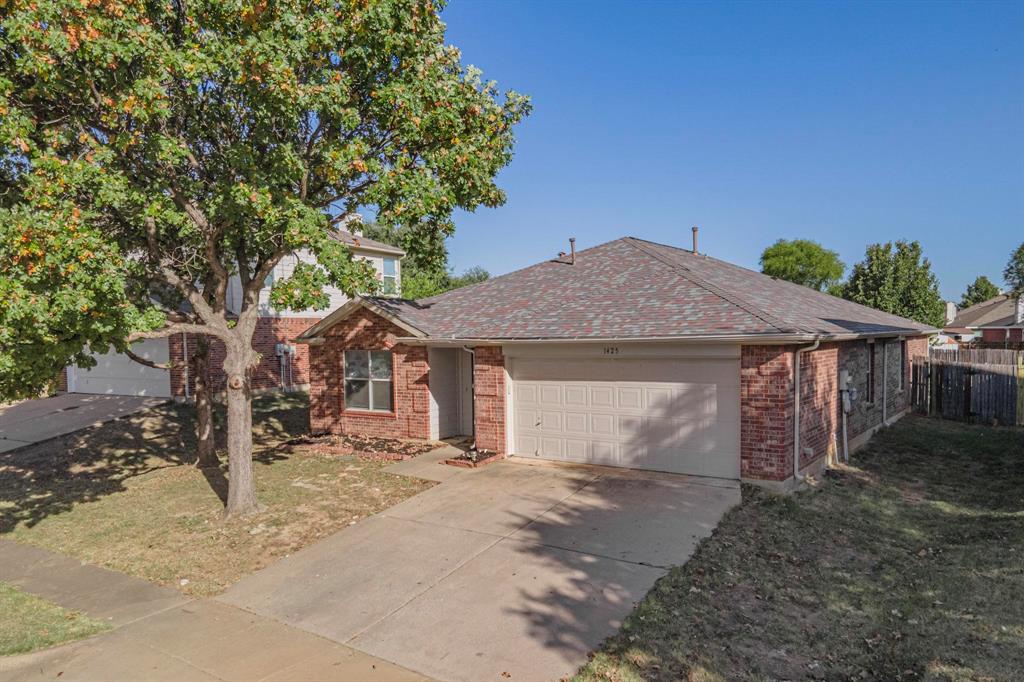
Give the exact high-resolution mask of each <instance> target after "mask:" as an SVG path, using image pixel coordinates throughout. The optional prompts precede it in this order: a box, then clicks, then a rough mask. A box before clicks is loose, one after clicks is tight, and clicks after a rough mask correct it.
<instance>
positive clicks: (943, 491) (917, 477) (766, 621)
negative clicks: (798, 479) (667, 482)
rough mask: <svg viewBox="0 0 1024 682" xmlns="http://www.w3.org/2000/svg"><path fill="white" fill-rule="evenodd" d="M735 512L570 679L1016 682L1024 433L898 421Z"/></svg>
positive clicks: (1022, 673) (1023, 573) (1021, 652)
mask: <svg viewBox="0 0 1024 682" xmlns="http://www.w3.org/2000/svg"><path fill="white" fill-rule="evenodd" d="M852 464H853V467H852V468H851V469H849V470H847V471H845V472H843V473H841V474H839V475H837V476H831V475H829V476H827V477H826V478H825V479H824V480H823V481H822V482H821V484H820V485H819V486H818V487H817V488H816V489H813V490H807V491H804V492H801V493H799V494H796V495H793V496H791V497H777V496H773V495H770V494H767V493H764V492H761V491H759V490H755V489H753V488H745V489H744V501H743V503H742V504H741V505H740V506H739V507H737V508H736V509H734V510H733V511H732V512H730V513H729V514H728V515H727V516H726V517H725V519H724V520H723V521H722V523H721V525H720V526H719V528H718V529H717V531H716V532H715V533H714V535H713V536H712V537H711V538H709V539H707V540H705V541H704V542H703V543H702V544H701V546H700V547H699V548H698V550H697V552H696V554H695V555H694V557H693V559H691V560H690V562H689V563H687V564H686V565H685V566H682V567H678V568H675V569H673V570H672V571H671V572H670V573H669V574H668V575H667V576H665V577H664V578H662V579H661V580H660V581H659V582H658V583H657V584H656V585H655V586H654V588H653V589H652V590H651V592H650V593H648V595H647V597H646V598H645V599H644V600H643V601H642V602H641V603H640V604H638V605H637V607H636V608H635V610H634V611H633V613H632V614H631V615H630V616H629V618H628V619H627V620H626V622H625V623H624V624H623V627H622V629H621V630H620V632H619V633H618V634H617V635H616V636H614V637H612V638H610V639H609V640H608V641H606V642H605V643H604V645H603V646H602V647H601V649H600V650H599V651H598V652H596V654H595V655H594V657H593V659H592V661H591V662H590V663H589V664H588V665H587V666H586V667H584V668H583V669H582V670H581V671H580V673H579V675H578V678H577V679H579V680H609V679H610V680H639V679H647V680H693V681H711V680H775V679H787V680H798V679H800V680H802V679H825V680H846V679H871V680H876V679H886V680H1020V679H1024V429H1009V428H992V427H986V426H970V425H965V424H959V423H954V422H943V421H936V420H929V419H925V418H921V417H907V418H905V419H903V420H902V421H900V422H899V423H898V424H896V425H895V426H893V427H891V428H889V429H886V430H884V431H882V432H880V433H879V434H878V435H877V436H875V438H874V439H873V440H872V442H871V443H870V445H869V446H868V447H867V448H866V449H865V450H863V451H861V452H860V453H858V455H856V456H855V457H854V459H853V462H852Z"/></svg>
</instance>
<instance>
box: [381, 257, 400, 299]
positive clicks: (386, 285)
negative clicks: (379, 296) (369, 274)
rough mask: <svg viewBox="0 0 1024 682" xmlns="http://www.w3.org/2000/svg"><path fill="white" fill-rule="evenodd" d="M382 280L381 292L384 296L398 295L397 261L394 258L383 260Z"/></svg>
mask: <svg viewBox="0 0 1024 682" xmlns="http://www.w3.org/2000/svg"><path fill="white" fill-rule="evenodd" d="M382 274H383V279H382V281H381V291H382V292H383V293H384V294H386V295H393V294H397V293H398V261H397V260H395V259H394V258H385V259H384V271H383V273H382Z"/></svg>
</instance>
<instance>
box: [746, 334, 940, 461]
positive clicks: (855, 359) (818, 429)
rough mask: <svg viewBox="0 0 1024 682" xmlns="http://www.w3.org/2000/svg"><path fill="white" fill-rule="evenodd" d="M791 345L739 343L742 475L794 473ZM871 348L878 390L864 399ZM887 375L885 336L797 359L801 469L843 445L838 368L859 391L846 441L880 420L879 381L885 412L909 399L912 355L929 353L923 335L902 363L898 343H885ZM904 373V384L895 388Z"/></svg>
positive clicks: (892, 412) (905, 404)
mask: <svg viewBox="0 0 1024 682" xmlns="http://www.w3.org/2000/svg"><path fill="white" fill-rule="evenodd" d="M793 350H794V347H793V346H744V347H743V350H742V355H741V359H740V472H741V475H742V476H743V477H744V478H756V479H763V480H773V481H780V480H785V479H787V478H789V477H790V476H792V475H793ZM869 352H874V353H875V354H876V355H875V371H876V372H877V378H876V382H877V385H876V389H875V391H876V394H875V401H874V402H873V403H867V402H866V396H867V375H866V367H867V358H868V355H867V354H868V353H869ZM888 353H889V360H888V368H887V369H888V373H887V376H886V377H884V378H883V376H882V368H883V360H882V341H881V340H879V341H878V342H876V343H875V344H867V343H865V342H864V341H845V342H841V343H825V344H822V345H821V346H820V347H819V348H818V349H816V350H814V351H809V352H805V353H803V355H802V356H801V358H802V359H801V366H800V372H801V380H800V449H801V451H803V450H804V448H811V449H812V450H813V451H814V454H813V455H812V456H807V455H804V454H803V453H802V452H801V455H800V465H801V469H803V468H805V467H806V466H808V465H810V464H813V463H815V462H817V461H818V460H819V459H821V458H822V457H824V456H826V455H827V454H829V453H831V452H835V451H836V450H837V449H838V448H839V447H841V444H840V442H839V438H840V437H841V428H842V426H841V425H842V421H841V419H842V413H841V412H840V409H841V405H840V398H839V372H840V370H843V369H846V370H848V371H849V372H850V375H851V379H852V382H851V383H852V386H854V387H856V388H857V390H858V393H859V397H858V400H857V401H856V402H855V403H854V410H853V412H852V413H851V414H850V415H848V417H847V421H848V424H847V435H848V437H849V438H850V439H852V438H854V437H856V436H858V435H860V434H861V433H864V432H866V431H867V430H869V429H871V428H873V427H875V426H878V425H879V424H881V423H882V396H883V384H882V382H883V381H885V382H887V383H888V388H887V390H886V391H885V393H886V397H887V400H888V402H887V415H888V416H889V418H892V417H893V416H895V415H897V414H899V413H900V412H902V411H903V410H905V409H906V408H907V407H909V401H910V390H909V389H910V360H911V358H913V357H915V356H918V355H926V354H927V353H928V339H927V338H926V337H918V338H912V339H908V340H907V353H906V356H905V357H904V362H903V365H902V367H901V366H900V364H899V358H900V354H899V342H898V341H896V340H890V341H889V350H888ZM901 372H902V373H903V377H904V383H903V389H902V390H901V389H900V388H899V379H900V373H901Z"/></svg>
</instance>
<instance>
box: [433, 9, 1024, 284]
mask: <svg viewBox="0 0 1024 682" xmlns="http://www.w3.org/2000/svg"><path fill="white" fill-rule="evenodd" d="M443 17H444V20H445V21H446V23H447V24H448V40H449V42H451V43H453V44H455V45H457V46H459V47H460V48H461V49H462V51H463V59H464V62H465V63H467V64H474V65H476V66H478V67H480V68H481V69H483V71H484V76H485V77H487V78H493V79H496V80H497V81H498V84H499V86H500V87H501V88H502V89H506V88H512V89H515V90H518V91H520V92H523V93H526V94H529V95H531V96H532V98H533V105H534V113H533V115H532V116H531V117H530V118H529V119H528V120H527V121H526V122H525V123H523V124H522V125H521V126H520V127H519V129H518V135H517V137H518V144H517V147H516V156H515V159H514V160H513V161H512V164H511V165H510V166H509V167H508V168H507V169H505V170H504V171H503V172H502V174H501V176H500V178H499V181H500V185H501V186H502V187H503V188H504V189H505V190H506V191H507V193H508V202H507V203H506V205H505V206H503V207H501V208H498V209H481V210H480V211H478V212H476V213H473V214H460V215H459V216H458V220H457V226H458V230H457V233H456V236H455V237H454V238H453V239H452V240H451V241H450V243H449V247H450V251H451V262H452V264H453V266H454V267H455V269H456V270H457V271H462V270H463V269H465V268H467V267H469V266H472V265H482V266H483V267H485V268H487V269H488V270H490V271H491V272H492V273H493V274H501V273H504V272H508V271H510V270H513V269H516V268H519V267H523V266H525V265H529V264H531V263H534V262H537V261H538V260H541V259H543V258H546V257H549V256H553V255H554V254H555V253H556V252H557V251H559V250H564V249H566V248H567V240H568V238H569V237H570V236H575V237H576V238H577V243H578V244H579V246H580V247H581V248H583V247H586V246H591V245H594V244H598V243H601V242H604V241H607V240H609V239H614V238H616V237H619V236H622V235H635V236H639V237H644V238H647V239H652V240H655V241H660V242H665V243H670V244H677V245H682V246H687V245H688V244H689V240H690V226H691V225H699V226H700V228H701V247H702V250H704V251H706V252H708V253H710V254H711V255H714V256H717V257H720V258H723V259H726V260H729V261H732V262H735V263H738V264H740V265H744V266H747V267H752V268H757V262H758V258H759V256H760V253H761V251H762V249H763V248H764V247H765V246H767V245H769V244H771V243H772V242H774V241H775V240H776V239H779V238H787V239H793V238H798V237H801V238H811V239H815V240H817V241H819V242H821V243H822V244H823V245H825V246H826V247H828V248H831V249H834V250H836V251H838V252H839V253H840V255H841V256H842V258H843V260H844V261H845V262H846V263H847V265H848V266H851V265H852V264H853V263H854V262H855V261H857V260H860V259H861V258H862V257H863V254H864V249H865V246H866V245H867V244H869V243H871V242H879V241H888V240H894V239H900V238H905V239H917V240H920V241H921V242H922V244H923V246H924V251H925V254H926V255H927V256H928V257H929V258H930V259H931V261H932V264H933V268H934V270H935V272H936V274H937V275H938V277H939V281H940V287H941V291H942V293H943V295H944V296H945V297H947V298H956V299H958V298H959V297H960V294H961V293H962V292H963V289H964V288H965V287H966V285H967V284H968V283H969V282H970V281H973V279H974V278H975V277H976V276H977V275H980V274H985V275H988V276H989V277H990V278H991V279H993V280H994V281H996V282H997V284H1001V283H1002V277H1001V272H1002V268H1003V266H1004V264H1005V263H1006V260H1007V258H1008V257H1009V254H1010V251H1011V249H1012V248H1014V247H1015V246H1016V245H1017V244H1019V243H1020V242H1021V240H1024V3H1022V2H1000V3H993V2H990V3H969V4H968V3H952V4H951V3H926V2H914V3H881V2H872V3H856V4H854V3H849V4H847V3H833V2H820V3H792V4H791V3H768V2H759V3H755V2H747V3H717V2H716V3H669V2H642V3H636V2H621V3H611V2H551V1H544V2H526V1H516V2H511V1H509V2H484V1H481V0H452V1H451V4H450V5H449V6H448V8H447V9H446V10H445V12H444V14H443Z"/></svg>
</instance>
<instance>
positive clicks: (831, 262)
mask: <svg viewBox="0 0 1024 682" xmlns="http://www.w3.org/2000/svg"><path fill="white" fill-rule="evenodd" d="M845 269H846V265H845V264H844V263H843V262H842V261H841V260H839V254H838V253H836V252H835V251H830V250H829V249H826V248H824V247H823V246H822V245H821V244H818V243H817V242H813V241H810V240H808V239H794V240H793V241H787V240H785V239H780V240H779V241H777V242H775V243H774V244H772V245H771V246H769V247H768V248H766V249H765V250H764V252H763V253H762V254H761V272H763V273H764V274H766V275H770V276H771V277H778V278H779V279H784V280H786V281H789V282H795V283H796V284H802V285H803V286H805V287H810V288H812V289H817V290H818V291H824V290H827V289H829V288H831V287H833V286H834V285H835V284H837V283H838V282H839V280H840V279H841V278H842V276H843V271H844V270H845Z"/></svg>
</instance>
